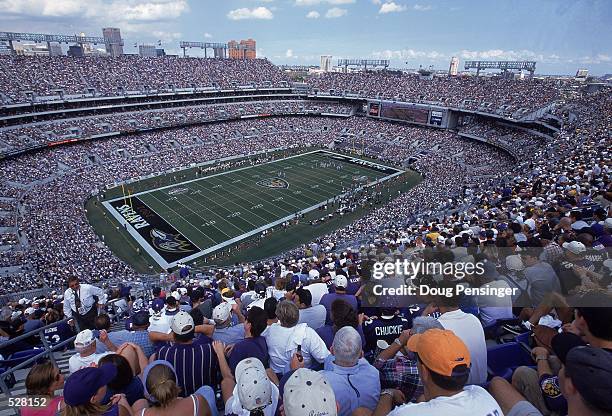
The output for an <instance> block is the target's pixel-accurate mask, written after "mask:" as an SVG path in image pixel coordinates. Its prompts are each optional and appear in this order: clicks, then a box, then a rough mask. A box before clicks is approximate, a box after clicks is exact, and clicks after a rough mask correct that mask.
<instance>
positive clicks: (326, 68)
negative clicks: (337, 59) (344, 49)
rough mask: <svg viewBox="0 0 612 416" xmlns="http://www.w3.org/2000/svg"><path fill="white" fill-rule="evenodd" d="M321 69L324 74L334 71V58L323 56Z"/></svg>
mask: <svg viewBox="0 0 612 416" xmlns="http://www.w3.org/2000/svg"><path fill="white" fill-rule="evenodd" d="M320 68H321V71H322V72H331V70H332V56H331V55H321V66H320Z"/></svg>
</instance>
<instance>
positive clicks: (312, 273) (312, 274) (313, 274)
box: [308, 269, 320, 279]
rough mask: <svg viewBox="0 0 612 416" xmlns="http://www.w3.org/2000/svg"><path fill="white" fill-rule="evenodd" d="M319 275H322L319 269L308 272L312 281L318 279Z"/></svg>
mask: <svg viewBox="0 0 612 416" xmlns="http://www.w3.org/2000/svg"><path fill="white" fill-rule="evenodd" d="M319 275H320V273H319V271H318V270H317V269H312V270H310V271H309V272H308V278H310V279H318V278H319Z"/></svg>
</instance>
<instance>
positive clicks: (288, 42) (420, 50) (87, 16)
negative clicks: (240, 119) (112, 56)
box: [0, 0, 612, 75]
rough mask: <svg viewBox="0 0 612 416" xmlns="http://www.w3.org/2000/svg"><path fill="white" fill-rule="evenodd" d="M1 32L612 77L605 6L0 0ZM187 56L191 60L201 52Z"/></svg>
mask: <svg viewBox="0 0 612 416" xmlns="http://www.w3.org/2000/svg"><path fill="white" fill-rule="evenodd" d="M0 22H1V24H0V30H2V31H12V32H35V33H54V34H74V33H80V32H84V33H85V34H87V35H92V36H101V33H102V32H101V28H102V27H107V26H111V27H119V28H120V29H121V32H122V36H123V38H124V40H125V51H126V52H127V53H135V52H136V49H135V48H134V43H155V44H157V42H158V41H161V44H162V47H163V48H164V49H165V50H166V52H169V53H179V52H180V49H179V48H178V43H179V41H181V40H188V41H210V42H227V41H229V40H232V39H238V40H239V39H247V38H253V39H255V40H256V41H257V53H258V56H259V57H266V58H268V59H269V60H270V61H272V62H273V63H275V64H292V65H318V64H319V62H320V55H332V56H333V59H334V62H336V60H337V59H339V58H363V59H390V60H391V66H392V67H394V68H418V67H419V65H423V66H430V65H432V66H433V67H434V68H435V69H448V66H449V62H450V58H451V57H452V56H457V57H458V58H459V60H460V68H463V64H464V62H465V60H470V59H481V60H535V61H537V71H536V72H537V73H540V74H574V73H575V72H576V70H577V69H582V68H586V69H589V71H590V73H591V74H595V75H601V74H606V73H612V23H611V22H612V0H557V1H553V0H507V1H498V0H489V1H480V0H454V1H453V0H416V1H414V0H0ZM188 54H190V55H192V56H200V55H201V51H200V50H195V49H194V50H192V51H191V53H189V52H188Z"/></svg>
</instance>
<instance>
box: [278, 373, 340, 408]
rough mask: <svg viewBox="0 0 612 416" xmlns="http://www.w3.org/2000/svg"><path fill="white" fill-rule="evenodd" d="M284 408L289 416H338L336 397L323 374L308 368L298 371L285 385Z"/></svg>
mask: <svg viewBox="0 0 612 416" xmlns="http://www.w3.org/2000/svg"><path fill="white" fill-rule="evenodd" d="M283 406H284V409H285V414H286V415H287V416H310V415H317V416H336V415H337V414H338V408H337V406H336V396H335V394H334V391H333V390H332V387H331V385H330V384H329V383H328V382H327V380H325V377H323V376H322V375H321V374H319V373H317V372H316V371H312V370H310V369H307V368H300V369H298V370H296V371H295V372H294V373H293V374H292V375H291V376H290V377H289V380H287V382H286V383H285V386H284V392H283Z"/></svg>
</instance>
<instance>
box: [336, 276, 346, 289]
mask: <svg viewBox="0 0 612 416" xmlns="http://www.w3.org/2000/svg"><path fill="white" fill-rule="evenodd" d="M334 286H336V287H338V288H343V289H346V287H347V286H348V280H347V279H346V276H344V275H342V274H339V275H336V277H335V278H334Z"/></svg>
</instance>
